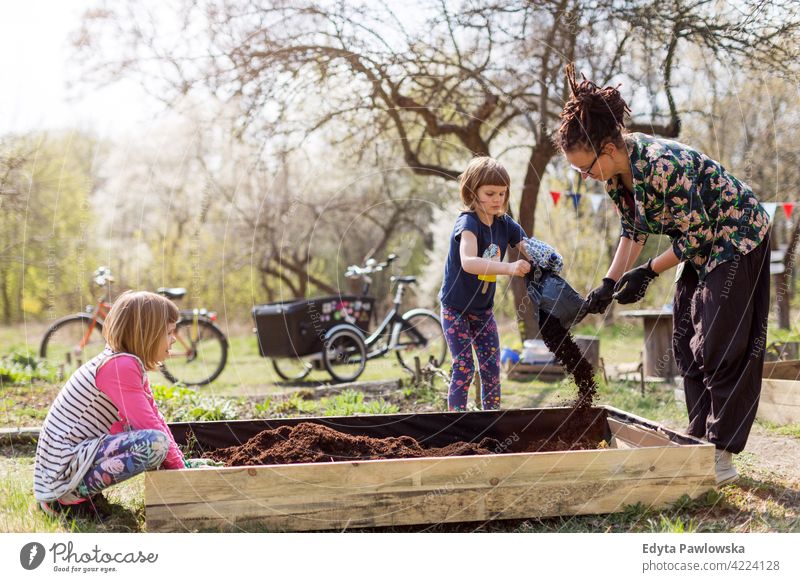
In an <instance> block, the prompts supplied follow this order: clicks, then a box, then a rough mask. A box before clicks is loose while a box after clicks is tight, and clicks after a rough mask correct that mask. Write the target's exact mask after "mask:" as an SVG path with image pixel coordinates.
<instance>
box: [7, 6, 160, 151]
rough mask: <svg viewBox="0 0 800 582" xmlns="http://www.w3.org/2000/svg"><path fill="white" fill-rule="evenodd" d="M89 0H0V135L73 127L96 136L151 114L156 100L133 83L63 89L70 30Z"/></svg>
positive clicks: (70, 70) (71, 74)
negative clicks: (0, 0)
mask: <svg viewBox="0 0 800 582" xmlns="http://www.w3.org/2000/svg"><path fill="white" fill-rule="evenodd" d="M92 4H93V3H92V2H87V1H80V0H2V2H0V71H1V72H2V78H1V80H0V87H2V89H0V112H2V114H0V134H2V133H9V132H11V133H18V132H19V133H22V132H27V131H31V130H43V129H63V128H77V129H84V130H92V131H93V132H94V133H95V134H96V135H98V136H112V135H117V134H119V133H122V132H126V131H128V130H130V129H132V128H134V127H136V126H137V124H139V123H141V122H142V121H143V120H146V119H152V115H153V113H154V112H155V111H157V110H158V109H159V108H160V105H159V104H157V103H155V102H154V101H153V100H152V99H151V98H149V97H148V96H147V95H146V94H145V93H144V92H143V91H142V90H141V89H140V88H139V87H138V85H136V84H135V83H133V82H126V83H121V84H117V85H115V86H113V87H109V88H104V89H92V88H89V87H81V88H80V89H79V90H78V89H69V88H68V86H67V81H68V79H73V80H74V79H75V76H76V75H77V72H76V69H75V67H74V65H71V64H70V62H69V61H70V59H72V58H74V56H73V51H72V49H71V47H70V45H69V36H70V34H71V33H72V32H73V31H74V30H75V29H76V28H77V27H78V25H79V22H80V17H81V14H82V13H83V11H84V10H85V9H86V8H87V7H90V6H91V5H92Z"/></svg>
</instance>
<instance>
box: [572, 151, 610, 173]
mask: <svg viewBox="0 0 800 582" xmlns="http://www.w3.org/2000/svg"><path fill="white" fill-rule="evenodd" d="M602 155H603V152H602V151H600V152H598V153H597V155H596V156H595V157H594V160H592V163H591V165H590V166H589V167H588V168H586V169H585V170H582V169H580V168H579V167H578V166H574V165H572V164H570V165H569V167H570V168H572V169H573V170H575V171H576V172H578V173H579V174H581V175H583V174H591V173H592V168H594V165H595V164H596V163H597V160H599V159H600V156H602Z"/></svg>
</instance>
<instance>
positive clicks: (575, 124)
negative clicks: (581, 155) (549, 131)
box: [558, 63, 631, 152]
mask: <svg viewBox="0 0 800 582" xmlns="http://www.w3.org/2000/svg"><path fill="white" fill-rule="evenodd" d="M566 73H567V83H569V88H570V93H571V96H570V98H569V101H567V103H566V105H564V109H563V111H562V112H561V127H560V128H559V129H558V145H559V147H560V148H561V149H562V151H565V152H568V151H572V150H575V149H577V148H583V149H588V150H592V151H595V152H596V151H599V150H600V148H602V147H603V146H604V145H606V144H607V143H609V142H614V143H615V144H617V145H619V146H622V144H623V141H622V131H623V130H624V129H625V115H626V114H628V115H630V112H631V110H630V108H629V107H628V104H627V103H626V102H625V100H624V99H623V98H622V94H621V93H620V92H619V89H618V87H619V85H618V86H617V87H604V88H602V89H601V88H600V87H598V86H597V85H596V84H595V83H592V82H591V81H589V80H588V79H587V78H586V77H584V76H583V74H581V77H582V78H583V80H582V81H581V82H580V83H579V82H578V80H577V78H576V77H575V65H574V64H573V63H569V64H568V65H567V70H566Z"/></svg>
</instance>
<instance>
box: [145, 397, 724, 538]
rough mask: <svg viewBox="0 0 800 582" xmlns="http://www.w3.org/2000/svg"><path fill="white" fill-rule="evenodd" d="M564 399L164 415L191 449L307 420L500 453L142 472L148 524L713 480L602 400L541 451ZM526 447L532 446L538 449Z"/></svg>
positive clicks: (289, 526) (561, 504)
mask: <svg viewBox="0 0 800 582" xmlns="http://www.w3.org/2000/svg"><path fill="white" fill-rule="evenodd" d="M571 412H572V411H571V409H568V408H543V409H523V410H503V411H487V412H465V413H426V414H414V415H403V414H394V415H376V416H354V417H331V418H313V419H309V418H299V419H297V418H296V419H279V420H253V421H231V422H200V423H180V424H172V425H170V428H171V430H172V431H173V433H174V434H175V437H176V439H177V441H178V442H179V443H185V442H186V439H187V438H189V435H190V434H193V435H194V437H193V438H194V439H196V444H195V447H196V452H197V453H198V454H199V453H201V452H203V451H209V450H214V449H219V448H223V447H228V446H234V445H239V444H241V443H244V442H245V441H247V440H248V439H250V438H251V437H253V436H255V435H256V434H258V433H260V432H261V431H263V430H266V429H276V428H279V427H281V426H288V427H294V426H297V425H298V424H299V423H303V422H315V423H320V424H322V425H325V426H328V427H331V428H334V429H336V430H338V431H341V432H344V433H347V434H350V435H356V436H369V437H379V438H383V437H389V436H393V437H398V436H411V437H413V438H415V439H416V440H417V441H418V442H419V443H420V444H422V445H423V446H425V447H426V448H427V447H443V446H448V445H450V444H452V443H454V442H456V441H472V442H476V443H477V442H479V441H481V440H482V439H484V438H485V437H491V438H494V439H496V440H497V441H500V442H502V443H504V444H505V446H507V447H508V448H507V449H505V450H509V451H512V452H509V453H503V454H488V455H486V454H482V455H473V456H460V457H436V458H431V457H422V458H411V459H384V460H354V461H337V462H321V463H320V462H317V463H303V464H283V465H261V466H243V467H223V468H211V469H186V470H180V471H151V472H148V473H146V474H145V505H146V522H147V529H148V530H149V531H194V530H198V529H220V530H232V531H242V530H244V531H252V530H256V531H308V530H339V531H341V530H344V529H352V528H359V527H384V526H399V525H410V524H433V523H443V522H465V521H486V520H494V519H518V518H530V517H547V516H557V515H578V514H593V513H611V512H615V511H620V510H621V509H623V507H624V506H626V505H629V504H633V503H637V502H641V503H644V504H645V505H648V506H656V507H658V506H664V505H666V504H669V503H671V502H673V501H675V500H676V499H678V498H679V497H681V496H682V495H689V496H691V497H697V496H699V495H701V494H702V493H704V492H705V491H707V490H708V489H710V488H713V487H714V483H715V480H714V447H713V445H710V444H708V443H705V442H703V441H700V440H698V439H695V438H693V437H689V436H685V435H681V434H678V433H676V432H673V431H670V430H667V429H665V428H663V427H660V426H658V425H656V424H655V423H652V422H650V421H648V420H645V419H642V418H639V417H635V416H633V415H630V414H628V413H625V412H623V411H620V410H616V409H614V408H610V407H599V408H595V409H592V415H591V417H590V419H589V420H588V422H586V426H585V429H582V431H581V432H583V433H584V434H583V436H584V437H588V438H589V439H590V440H592V441H593V442H597V443H598V444H599V446H601V447H605V448H596V449H590V450H562V451H555V452H514V451H520V450H525V449H526V448H535V447H539V445H538V444H536V443H541V442H542V439H543V438H544V439H547V438H550V435H553V434H556V433H557V432H558V431H559V428H560V427H563V426H565V420H567V419H568V417H569V415H570V413H571ZM537 450H538V449H537Z"/></svg>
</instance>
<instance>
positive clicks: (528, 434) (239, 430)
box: [169, 408, 611, 455]
mask: <svg viewBox="0 0 800 582" xmlns="http://www.w3.org/2000/svg"><path fill="white" fill-rule="evenodd" d="M574 414H576V411H575V409H572V408H537V409H517V410H491V411H477V412H433V413H420V414H382V415H370V416H338V417H305V418H285V419H269V420H234V421H217V422H185V423H172V424H170V425H169V427H170V430H171V431H172V434H173V435H174V436H175V440H176V442H177V443H178V444H179V445H185V444H186V442H187V440H188V439H189V438H190V437H189V435H190V434H192V433H193V434H194V439H195V440H196V445H195V447H194V451H193V454H198V455H199V454H201V453H203V452H206V451H211V450H215V449H220V448H224V447H231V446H237V445H241V444H244V443H245V442H247V441H248V440H249V439H250V438H252V437H254V436H255V435H257V434H258V433H260V432H261V431H263V430H270V429H276V428H279V427H281V426H295V425H298V424H300V423H303V422H315V423H318V424H322V425H325V426H328V427H330V428H332V429H335V430H338V431H340V432H343V433H346V434H349V435H353V436H368V437H373V438H385V437H399V436H410V437H412V438H414V439H416V440H417V442H419V443H420V444H421V445H422V446H423V447H426V448H428V447H445V446H447V445H450V444H452V443H455V442H458V441H464V442H475V443H477V442H480V440H481V439H483V438H485V437H491V438H494V439H496V440H498V441H501V442H502V441H506V440H507V439H509V438H512V439H513V444H511V445H510V446H509V448H508V450H509V452H514V451H518V450H524V449H526V448H527V446H528V445H530V444H531V443H532V442H534V441H540V440H542V439H547V438H550V437H552V436H554V435H555V436H558V434H559V433H563V432H564V431H565V430H566V431H569V432H570V433H572V434H575V432H576V429H578V435H580V436H585V437H588V438H592V439H595V440H597V441H598V442H599V441H601V440H603V439H606V440H609V439H610V437H611V433H610V430H609V428H608V423H607V422H606V418H607V417H608V411H607V410H606V409H605V408H592V409H590V411H584V412H580V413H579V414H582V415H583V416H581V420H576V419H575V418H574V417H573V416H572V415H574ZM587 420H589V421H590V422H587ZM576 422H580V423H581V424H582V425H583V426H575V424H576ZM582 433H585V434H582Z"/></svg>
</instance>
